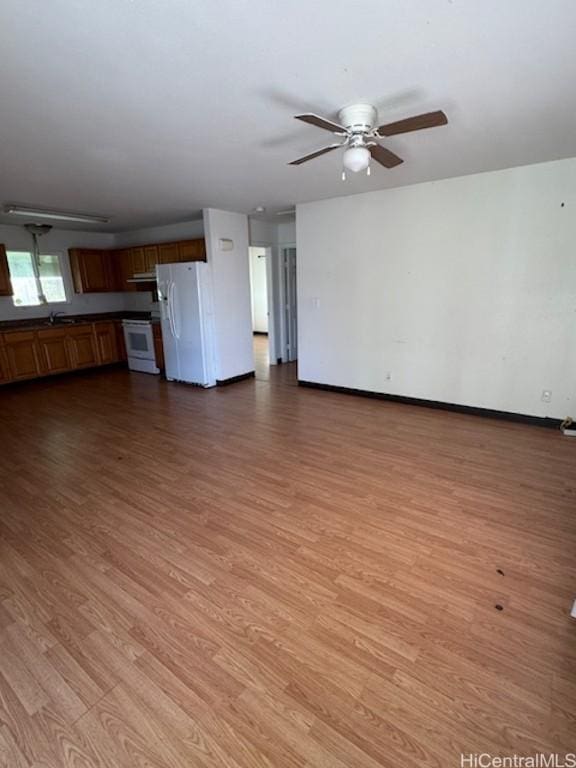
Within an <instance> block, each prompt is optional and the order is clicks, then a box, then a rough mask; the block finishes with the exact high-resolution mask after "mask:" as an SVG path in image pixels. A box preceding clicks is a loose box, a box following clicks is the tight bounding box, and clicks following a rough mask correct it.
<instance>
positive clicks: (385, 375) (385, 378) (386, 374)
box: [384, 371, 392, 381]
mask: <svg viewBox="0 0 576 768" xmlns="http://www.w3.org/2000/svg"><path fill="white" fill-rule="evenodd" d="M391 379H392V374H391V373H390V371H386V373H385V374H384V380H385V381H391Z"/></svg>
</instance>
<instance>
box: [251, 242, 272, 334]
mask: <svg viewBox="0 0 576 768" xmlns="http://www.w3.org/2000/svg"><path fill="white" fill-rule="evenodd" d="M266 250H267V249H266V248H250V290H251V293H252V330H253V331H258V332H259V333H268V285H267V278H266Z"/></svg>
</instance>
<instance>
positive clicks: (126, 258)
mask: <svg viewBox="0 0 576 768" xmlns="http://www.w3.org/2000/svg"><path fill="white" fill-rule="evenodd" d="M112 256H113V259H114V264H115V267H116V274H117V278H118V279H117V282H118V288H119V289H120V290H121V291H135V290H136V286H135V285H134V283H129V282H128V280H129V279H130V278H132V277H134V272H135V271H136V270H135V269H134V261H133V250H132V248H122V249H120V250H117V251H113V252H112Z"/></svg>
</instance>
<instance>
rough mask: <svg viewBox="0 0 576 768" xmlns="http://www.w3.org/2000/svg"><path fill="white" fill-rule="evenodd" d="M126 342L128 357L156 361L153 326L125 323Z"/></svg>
mask: <svg viewBox="0 0 576 768" xmlns="http://www.w3.org/2000/svg"><path fill="white" fill-rule="evenodd" d="M124 340H125V342H126V353H127V355H128V357H136V358H138V359H140V360H154V337H153V335H152V326H151V325H137V324H136V323H134V324H131V323H125V325H124Z"/></svg>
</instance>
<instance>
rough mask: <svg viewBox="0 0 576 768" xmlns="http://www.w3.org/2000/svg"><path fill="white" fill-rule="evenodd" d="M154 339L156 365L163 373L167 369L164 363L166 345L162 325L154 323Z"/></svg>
mask: <svg viewBox="0 0 576 768" xmlns="http://www.w3.org/2000/svg"><path fill="white" fill-rule="evenodd" d="M152 337H153V339H154V357H155V358H156V365H157V367H158V368H160V370H161V371H163V370H164V368H165V367H166V365H165V363H164V344H163V342H162V326H161V325H160V323H152Z"/></svg>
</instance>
